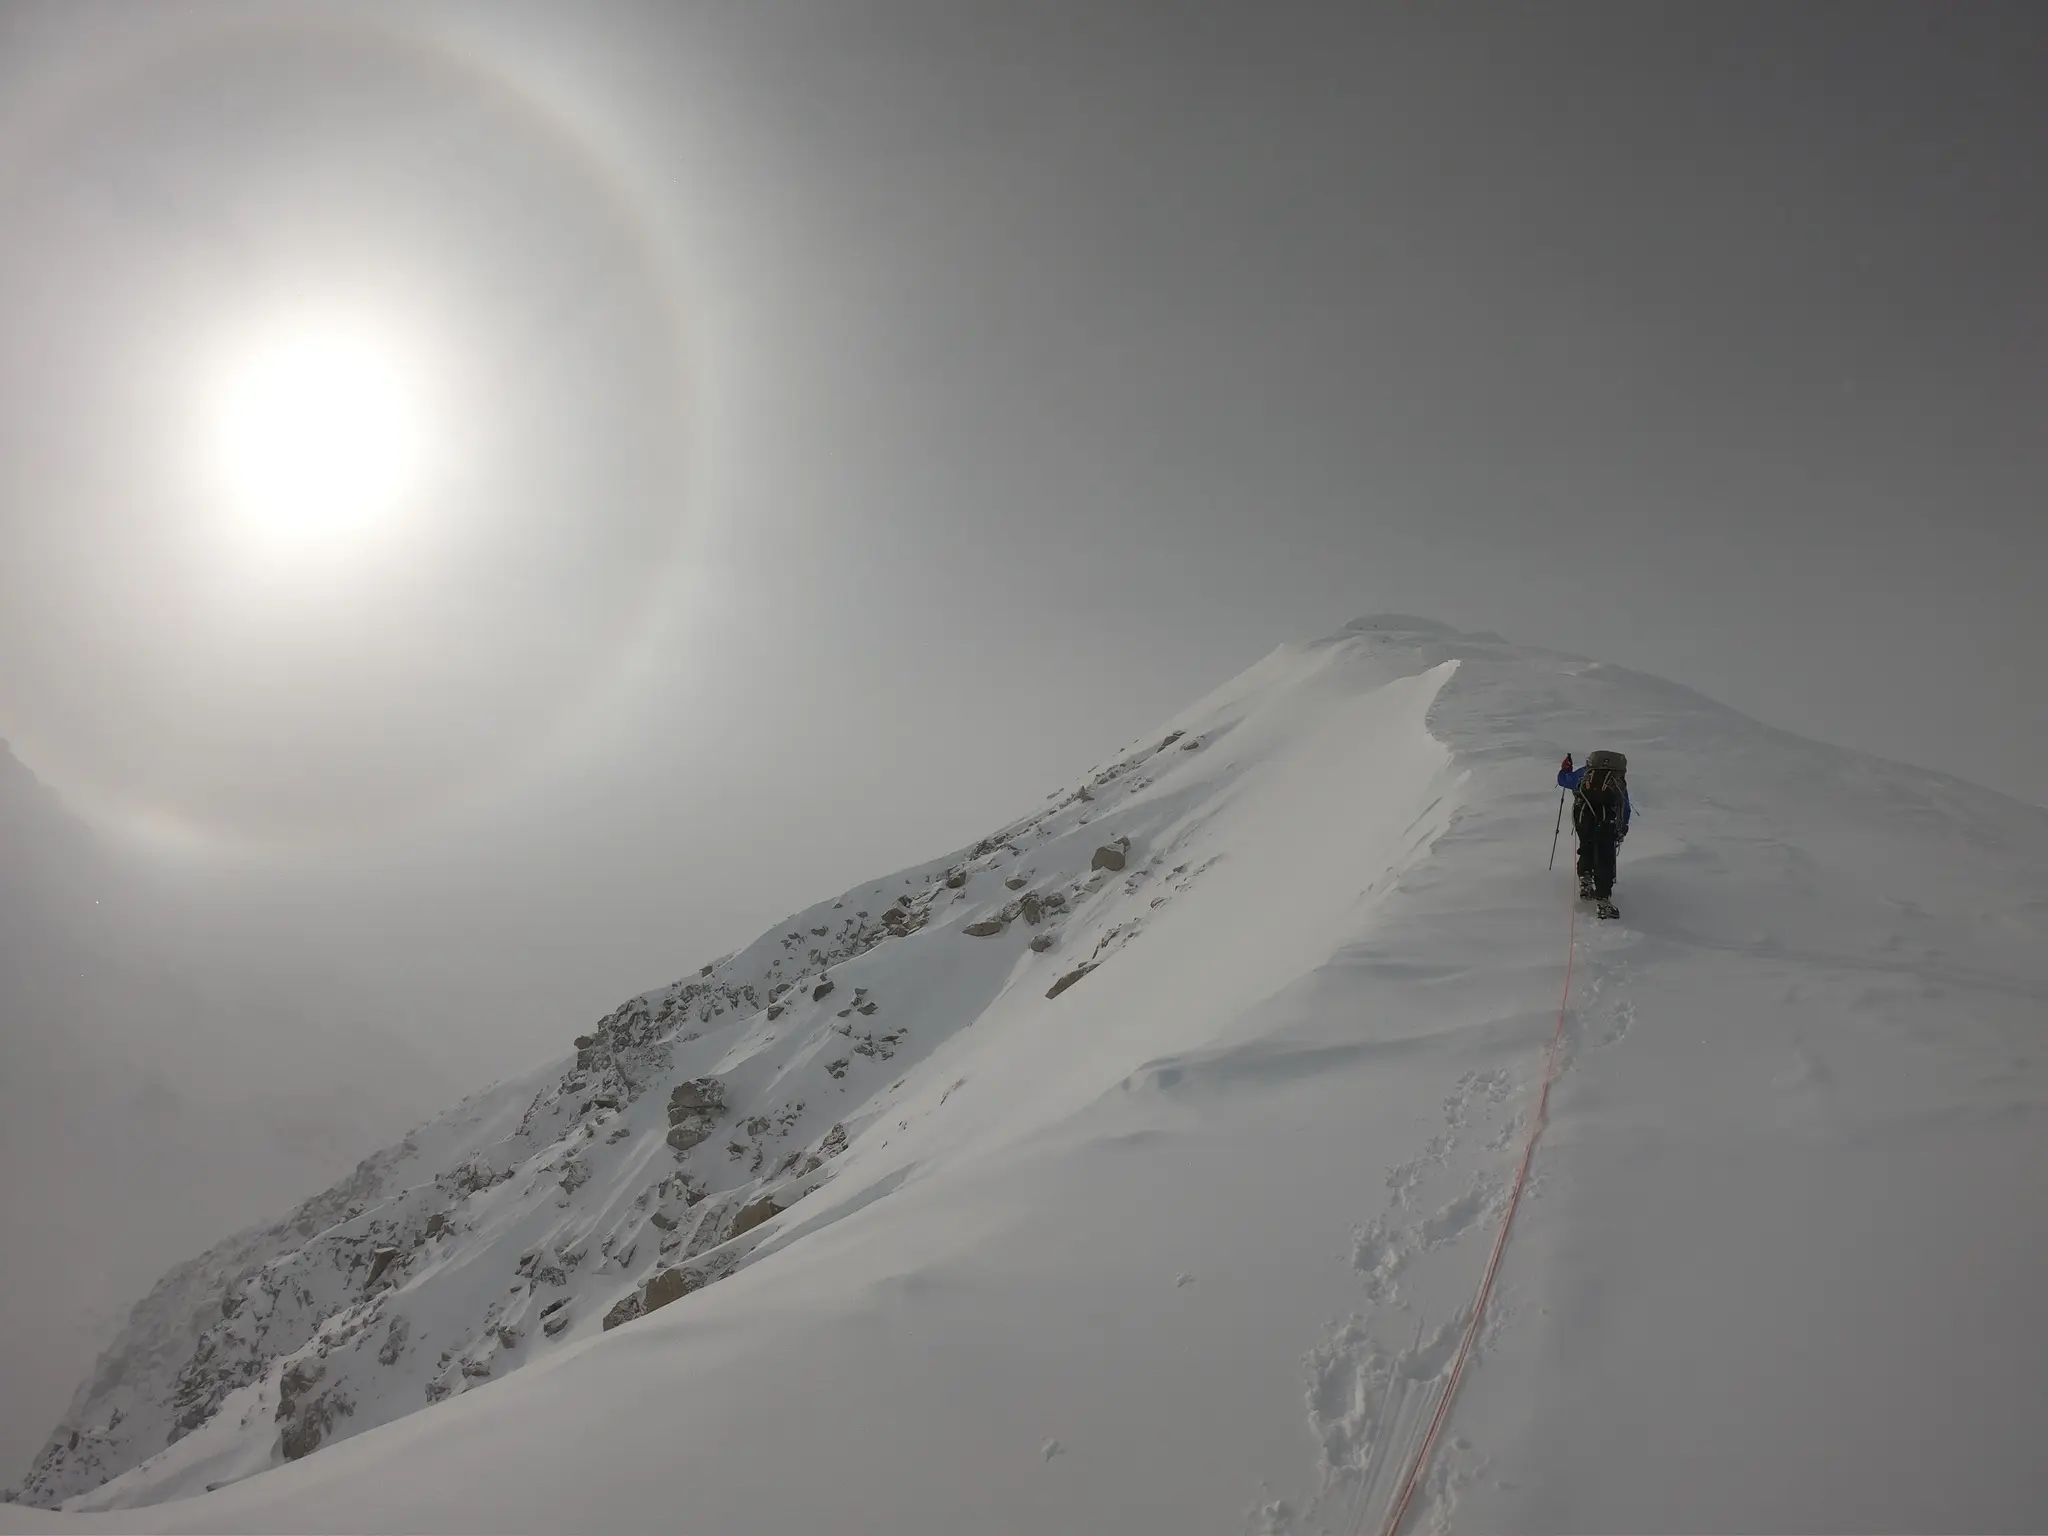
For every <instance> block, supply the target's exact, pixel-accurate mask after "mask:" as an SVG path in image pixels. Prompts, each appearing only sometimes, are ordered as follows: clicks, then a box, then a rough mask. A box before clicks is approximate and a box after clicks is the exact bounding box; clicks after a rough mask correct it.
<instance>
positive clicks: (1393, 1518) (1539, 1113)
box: [1380, 901, 1579, 1536]
mask: <svg viewBox="0 0 2048 1536" xmlns="http://www.w3.org/2000/svg"><path fill="white" fill-rule="evenodd" d="M1578 937H1579V904H1578V903H1577V902H1576V901H1574V902H1573V903H1572V919H1571V927H1570V930H1569V933H1568V939H1567V943H1568V946H1569V947H1568V948H1567V949H1566V950H1565V956H1564V996H1563V997H1561V998H1559V999H1558V1003H1557V1027H1556V1028H1555V1029H1553V1030H1552V1031H1551V1033H1550V1046H1549V1048H1548V1049H1547V1050H1546V1051H1545V1052H1544V1053H1543V1088H1542V1091H1541V1092H1540V1093H1538V1094H1537V1096H1536V1115H1535V1118H1534V1119H1532V1120H1531V1121H1530V1122H1529V1137H1528V1140H1526V1141H1525V1142H1523V1143H1522V1161H1521V1165H1520V1166H1519V1167H1517V1168H1516V1169H1515V1186H1514V1189H1513V1191H1512V1192H1511V1193H1510V1194H1509V1195H1508V1208H1507V1210H1505V1211H1504V1212H1502V1213H1501V1218H1500V1232H1499V1235H1497V1236H1496V1237H1495V1238H1494V1240H1493V1256H1492V1257H1491V1258H1489V1259H1488V1260H1487V1261H1486V1275H1485V1277H1484V1278H1483V1279H1482V1280H1481V1281H1480V1282H1479V1295H1478V1297H1477V1298H1476V1299H1475V1300H1474V1301H1473V1303H1472V1316H1471V1317H1470V1318H1469V1319H1468V1320H1467V1321H1466V1323H1465V1336H1464V1337H1463V1338H1462V1339H1460V1340H1459V1341H1458V1353H1457V1356H1456V1357H1455V1358H1454V1359H1453V1360H1452V1361H1451V1372H1450V1374H1449V1375H1448V1376H1446V1377H1445V1378H1444V1386H1443V1391H1442V1392H1441V1393H1440V1394H1439V1395H1438V1397H1437V1400H1436V1412H1435V1413H1434V1414H1432V1415H1431V1416H1430V1420H1429V1432H1428V1433H1427V1434H1425V1435H1424V1436H1423V1437H1422V1444H1421V1446H1420V1447H1418V1448H1417V1450H1416V1452H1415V1461H1414V1463H1413V1465H1411V1466H1410V1467H1409V1468H1408V1475H1407V1477H1405V1478H1404V1479H1402V1482H1401V1496H1400V1497H1399V1498H1398V1499H1396V1500H1395V1501H1394V1507H1393V1511H1392V1512H1391V1513H1390V1514H1389V1515H1388V1516H1387V1523H1386V1524H1385V1525H1383V1526H1381V1527H1380V1531H1381V1536H1397V1533H1398V1532H1399V1531H1400V1529H1401V1522H1402V1521H1403V1520H1404V1519H1406V1518H1407V1516H1408V1505H1409V1503H1410V1502H1411V1501H1412V1500H1413V1499H1414V1497H1415V1490H1416V1489H1417V1488H1418V1487H1420V1486H1421V1483H1422V1474H1423V1471H1424V1470H1425V1469H1426V1468H1427V1467H1428V1465H1429V1453H1430V1451H1431V1450H1433V1449H1434V1448H1435V1446H1436V1437H1437V1435H1438V1433H1439V1432H1440V1431H1441V1430H1442V1429H1443V1427H1444V1421H1445V1420H1447V1419H1448V1418H1450V1416H1451V1399H1452V1398H1453V1397H1454V1396H1455V1395H1456V1394H1457V1391H1458V1381H1459V1379H1460V1378H1461V1377H1462V1376H1463V1375H1464V1374H1465V1363H1466V1361H1468V1360H1469V1359H1471V1357H1472V1343H1473V1340H1475V1339H1477V1338H1478V1337H1479V1324H1480V1321H1481V1319H1482V1318H1484V1317H1485V1315H1486V1303H1487V1301H1488V1299H1489V1298H1490V1297H1491V1296H1492V1295H1493V1280H1494V1276H1496V1275H1497V1274H1499V1273H1500V1257H1501V1255H1502V1254H1503V1253H1505V1252H1506V1251H1507V1246H1508V1229H1509V1228H1510V1227H1512V1226H1513V1225H1514V1224H1515V1212H1516V1211H1517V1210H1518V1209H1519V1208H1520V1207H1521V1204H1522V1190H1523V1188H1524V1187H1525V1186H1526V1185H1527V1184H1528V1182H1529V1164H1530V1163H1531V1162H1532V1161H1534V1159H1535V1157H1536V1138H1537V1137H1538V1136H1541V1135H1542V1134H1543V1125H1544V1121H1545V1118H1546V1117H1547V1116H1548V1114H1549V1112H1550V1084H1551V1081H1552V1080H1553V1079H1554V1078H1555V1077H1556V1076H1557V1059H1558V1047H1559V1046H1560V1045H1562V1044H1563V1042H1564V1015H1565V1008H1566V1005H1567V1004H1569V1003H1570V1001H1571V996H1572V956H1573V955H1574V954H1575V953H1576V952H1577V950H1578V947H1579V945H1578Z"/></svg>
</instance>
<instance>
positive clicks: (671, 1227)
mask: <svg viewBox="0 0 2048 1536" xmlns="http://www.w3.org/2000/svg"><path fill="white" fill-rule="evenodd" d="M647 1219H648V1220H649V1221H651V1222H653V1223H654V1224H655V1225H656V1226H657V1227H659V1228H661V1230H662V1231H664V1232H673V1231H675V1229H676V1227H677V1225H678V1223H677V1221H676V1219H675V1217H673V1216H667V1215H664V1214H662V1213H661V1212H660V1211H656V1212H655V1213H654V1214H653V1215H652V1216H650V1217H648V1218H647Z"/></svg>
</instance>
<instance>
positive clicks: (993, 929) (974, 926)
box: [960, 917, 1009, 939]
mask: <svg viewBox="0 0 2048 1536" xmlns="http://www.w3.org/2000/svg"><path fill="white" fill-rule="evenodd" d="M1008 926H1009V925H1008V924H1007V923H1005V922H1004V921H1003V920H1002V919H1001V918H999V917H991V918H985V919H983V920H982V921H981V922H978V923H969V924H968V925H967V926H966V927H965V928H963V929H961V930H960V931H961V932H962V933H964V934H966V935H967V936H968V937H969V938H970V939H992V938H994V937H995V936H996V935H997V934H999V933H1001V932H1002V931H1003V929H1005V928H1006V927H1008Z"/></svg>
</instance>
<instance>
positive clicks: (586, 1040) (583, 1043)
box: [576, 1035, 597, 1051]
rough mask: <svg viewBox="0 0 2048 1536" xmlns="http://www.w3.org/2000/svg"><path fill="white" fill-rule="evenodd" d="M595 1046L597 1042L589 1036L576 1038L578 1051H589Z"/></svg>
mask: <svg viewBox="0 0 2048 1536" xmlns="http://www.w3.org/2000/svg"><path fill="white" fill-rule="evenodd" d="M595 1044H597V1042H596V1041H595V1040H593V1039H592V1038H591V1037H590V1036H589V1035H578V1036H577V1037H576V1049H577V1050H579V1051H587V1050H589V1049H590V1048H591V1047H592V1046H593V1045H595Z"/></svg>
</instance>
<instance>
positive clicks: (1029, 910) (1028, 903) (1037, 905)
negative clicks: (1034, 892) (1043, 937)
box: [1017, 896, 1045, 928]
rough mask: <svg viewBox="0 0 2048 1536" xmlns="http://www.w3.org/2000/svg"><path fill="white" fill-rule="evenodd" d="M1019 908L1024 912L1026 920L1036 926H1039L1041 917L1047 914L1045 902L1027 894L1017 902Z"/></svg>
mask: <svg viewBox="0 0 2048 1536" xmlns="http://www.w3.org/2000/svg"><path fill="white" fill-rule="evenodd" d="M1017 910H1018V911H1019V912H1020V913H1022V914H1023V917H1024V921H1025V922H1027V923H1029V924H1031V925H1032V926H1033V927H1034V928H1035V927H1037V926H1038V920H1039V918H1041V917H1043V916H1044V915H1045V903H1043V902H1042V901H1040V900H1039V899H1038V898H1037V897H1036V896H1026V897H1025V898H1024V899H1023V900H1022V901H1020V902H1018V903H1017Z"/></svg>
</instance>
